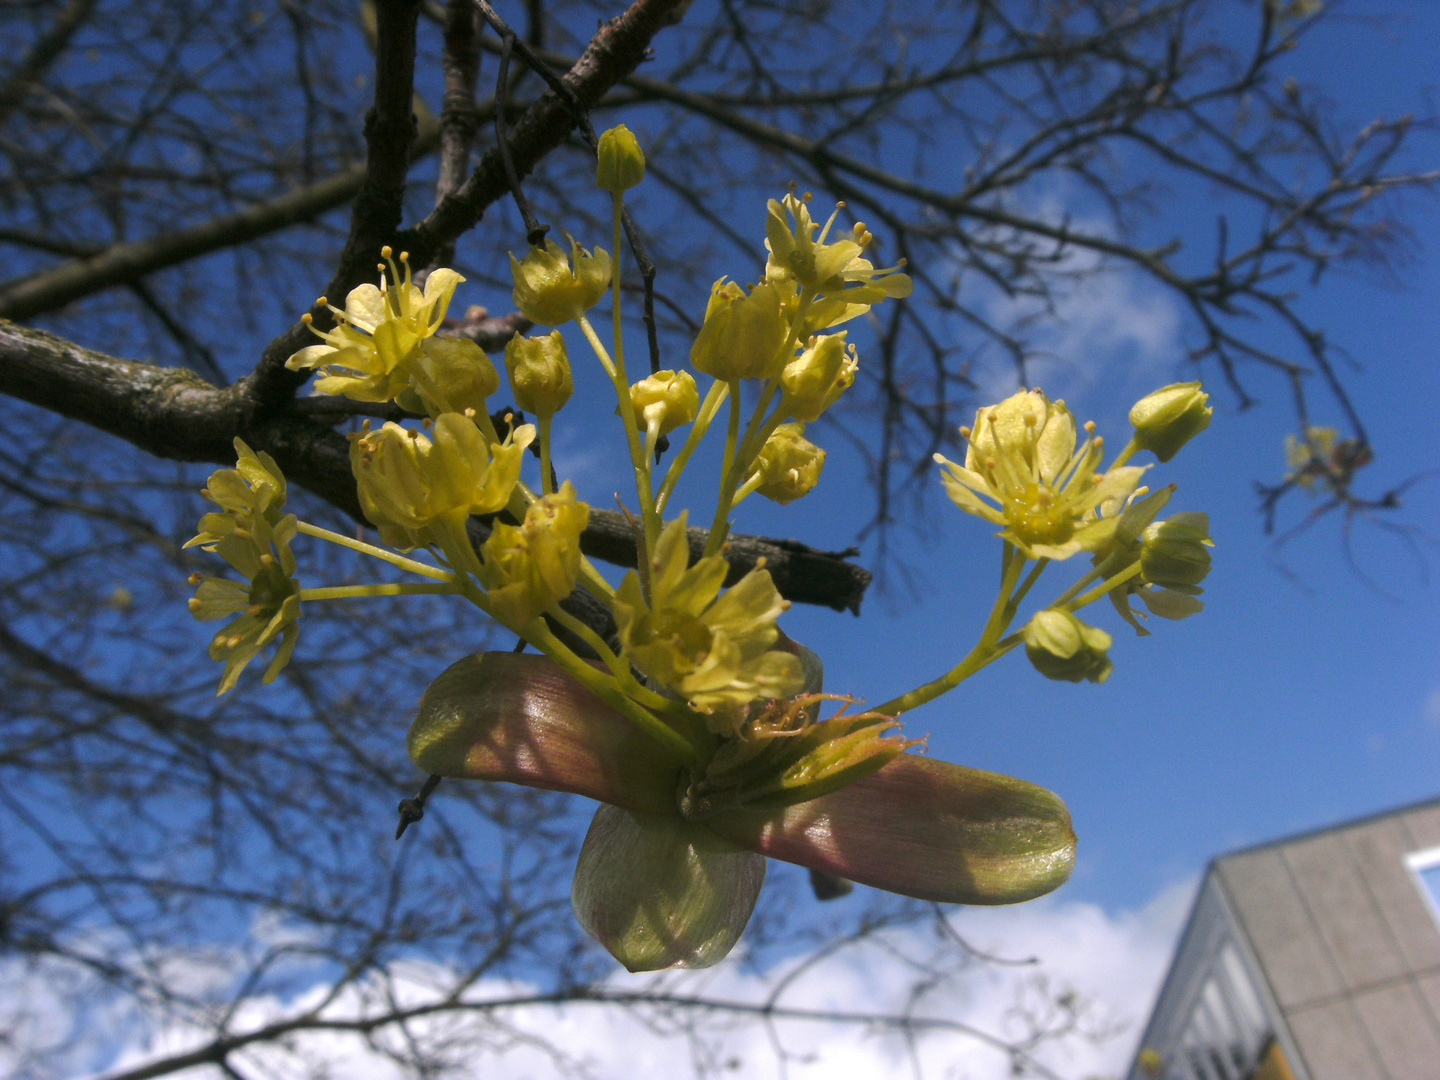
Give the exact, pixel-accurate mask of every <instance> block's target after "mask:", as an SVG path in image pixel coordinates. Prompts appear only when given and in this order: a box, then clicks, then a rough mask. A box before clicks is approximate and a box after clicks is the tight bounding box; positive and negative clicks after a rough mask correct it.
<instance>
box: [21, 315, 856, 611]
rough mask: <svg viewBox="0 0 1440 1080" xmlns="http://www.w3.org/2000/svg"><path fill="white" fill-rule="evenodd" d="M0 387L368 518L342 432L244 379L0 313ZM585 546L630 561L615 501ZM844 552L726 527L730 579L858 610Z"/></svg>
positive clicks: (629, 538) (160, 453)
mask: <svg viewBox="0 0 1440 1080" xmlns="http://www.w3.org/2000/svg"><path fill="white" fill-rule="evenodd" d="M0 393H5V394H9V395H11V396H12V397H16V398H20V399H21V400H23V401H28V402H30V403H31V404H33V405H39V406H41V407H42V408H46V409H49V410H51V411H52V412H56V413H58V414H60V415H62V416H67V417H70V418H71V419H73V420H80V421H83V422H84V423H87V424H89V425H91V426H92V427H96V428H99V429H100V430H102V431H106V432H109V433H110V434H112V435H118V436H119V437H120V438H122V439H125V440H126V441H127V442H130V443H133V444H134V445H135V446H138V447H139V448H140V449H142V450H145V451H146V452H148V453H151V454H154V455H155V456H157V457H163V458H169V459H172V460H176V461H209V462H215V463H217V464H231V463H233V462H234V460H235V450H234V446H233V445H232V443H233V440H234V439H235V437H236V436H239V437H240V438H242V439H244V440H245V441H246V442H248V443H250V445H251V446H253V447H255V448H256V449H262V450H266V451H268V452H269V453H271V454H273V455H274V457H275V460H276V461H277V462H279V464H280V467H281V468H282V469H283V470H284V471H285V474H286V475H287V476H288V477H289V478H290V479H291V480H293V481H294V482H295V483H297V484H299V485H300V486H301V487H303V488H306V489H307V490H309V491H312V492H314V493H315V494H316V495H319V496H320V497H321V498H322V499H324V500H326V501H327V502H329V503H330V504H331V505H333V506H336V507H338V508H339V509H341V510H343V511H344V512H345V513H347V514H349V515H350V516H351V517H353V518H355V519H356V520H357V521H363V520H364V517H363V516H362V514H361V512H360V504H359V500H358V499H357V498H356V494H355V481H354V478H353V477H352V475H351V473H350V456H349V444H348V443H347V441H346V439H345V437H344V436H343V435H341V434H339V433H338V432H336V431H335V430H333V429H332V428H331V427H329V426H328V425H326V424H323V423H321V422H319V421H317V420H315V419H312V418H311V417H309V416H306V415H302V414H301V413H300V412H299V411H296V410H293V409H290V410H284V411H273V410H271V411H266V412H262V411H260V410H258V409H257V407H256V402H255V400H254V397H253V395H252V392H251V391H250V389H249V388H248V387H247V385H246V384H245V383H243V382H242V383H237V384H236V385H235V386H231V387H227V388H225V389H220V388H218V387H215V386H213V385H211V384H210V383H208V382H206V381H205V380H204V379H202V378H200V376H198V375H196V374H195V373H194V372H193V371H190V370H189V369H188V368H172V367H161V366H158V365H155V364H146V363H142V362H141V361H138V360H122V359H118V358H116V357H113V356H107V355H105V354H104V353H98V352H93V351H91V350H89V349H85V348H82V347H81V346H79V345H76V344H74V343H73V342H69V341H66V340H64V339H63V338H59V337H56V336H55V335H53V334H49V333H46V332H45V331H43V330H35V329H32V328H29V327H23V326H17V325H15V324H14V323H9V322H6V321H5V320H3V319H0ZM481 539H483V536H481ZM704 540H705V533H704V531H703V530H700V529H692V530H691V547H692V550H699V548H700V547H703V545H704ZM581 546H582V548H583V549H584V551H585V553H586V554H587V555H590V556H592V557H594V558H597V559H602V560H604V561H606V562H611V563H615V564H617V565H620V566H634V565H635V538H634V534H633V533H632V532H631V530H630V528H629V526H628V525H627V524H626V523H625V522H624V521H623V520H622V519H621V518H620V515H619V514H616V513H614V512H613V511H604V510H596V511H594V512H593V514H592V516H591V525H590V528H588V529H587V530H586V531H585V535H584V537H583V538H582V541H581ZM849 554H850V553H849V552H841V553H835V552H825V551H818V550H816V549H814V548H810V547H807V546H805V545H804V544H799V543H796V542H794V541H791V540H778V541H777V540H769V539H765V538H763V537H756V536H732V537H731V539H730V545H729V552H728V555H727V557H728V559H729V560H730V565H731V579H732V580H734V579H735V578H738V577H739V576H740V575H742V574H744V573H746V572H748V571H749V570H751V569H753V568H754V566H755V565H756V563H757V562H758V561H759V560H760V559H761V558H764V559H765V560H766V566H767V568H768V569H769V570H770V572H771V574H772V575H773V577H774V579H775V586H776V588H778V589H779V590H780V592H781V594H782V595H783V596H785V597H786V598H787V599H789V600H793V601H795V602H797V603H802V604H818V605H823V606H826V607H832V608H835V609H836V610H840V611H843V610H850V611H856V612H858V611H859V609H860V601H861V599H862V598H863V597H864V594H865V588H866V586H867V585H869V583H870V574H869V572H868V571H866V570H864V569H863V568H861V567H859V566H856V565H855V564H854V563H851V562H848V561H846V560H847V557H848V556H849Z"/></svg>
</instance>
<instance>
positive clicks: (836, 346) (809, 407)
mask: <svg viewBox="0 0 1440 1080" xmlns="http://www.w3.org/2000/svg"><path fill="white" fill-rule="evenodd" d="M859 368H860V362H859V361H858V360H857V359H856V357H855V346H854V345H851V346H849V347H848V348H847V346H846V345H845V331H844V330H842V331H840V333H838V334H826V335H824V336H821V337H812V338H811V339H810V341H809V344H808V345H807V346H806V349H805V351H804V352H803V353H801V354H800V355H799V356H798V357H796V358H795V359H794V360H792V361H790V363H788V364H786V365H785V369H784V370H783V371H781V372H780V385H781V386H782V387H783V388H784V390H785V403H786V407H787V408H788V409H789V412H790V415H791V416H793V417H795V419H796V420H803V421H806V422H807V423H808V422H809V421H812V420H818V419H820V415H821V413H823V412H824V411H825V410H826V409H828V408H829V407H830V406H831V405H834V404H835V402H837V401H839V400H840V395H841V394H843V393H844V392H845V391H846V390H848V389H849V388H850V386H851V385H852V384H853V383H854V382H855V372H856V371H858V370H859Z"/></svg>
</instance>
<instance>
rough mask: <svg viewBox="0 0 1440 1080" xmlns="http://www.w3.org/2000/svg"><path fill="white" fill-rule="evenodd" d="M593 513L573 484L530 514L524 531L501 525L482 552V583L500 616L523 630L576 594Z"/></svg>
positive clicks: (536, 504)
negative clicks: (583, 543)
mask: <svg viewBox="0 0 1440 1080" xmlns="http://www.w3.org/2000/svg"><path fill="white" fill-rule="evenodd" d="M589 523H590V507H589V506H587V505H586V504H585V503H583V502H581V501H580V500H579V499H577V498H576V497H575V487H574V485H572V484H571V483H570V481H568V480H567V481H565V483H563V484H562V485H560V490H559V491H558V492H556V493H554V494H553V495H546V496H545V497H544V498H543V499H540V500H538V501H536V502H534V503H532V504H531V506H530V508H529V509H528V510H526V511H525V521H524V523H523V524H521V525H520V526H518V527H517V526H514V525H506V524H505V523H504V522H498V521H497V522H496V523H495V528H494V531H493V532H491V534H490V537H489V539H487V540H486V541H485V545H484V547H483V548H482V551H483V553H484V556H485V562H484V564H483V565H482V566H481V567H480V583H481V584H482V585H484V586H485V591H486V593H487V594H488V595H489V597H490V604H491V606H492V607H493V608H494V609H495V613H496V614H497V615H499V616H500V618H501V619H502V620H503V621H504V622H505V624H506V625H507V626H509V627H510V628H511V629H512V630H519V629H520V627H522V626H524V625H525V624H526V623H528V622H529V621H530V620H531V619H533V618H535V616H537V615H539V614H541V613H542V612H543V611H544V610H545V609H546V608H548V607H549V606H550V605H551V604H558V603H559V602H560V601H561V600H564V599H565V597H567V596H569V595H570V593H571V592H573V591H574V589H575V580H576V578H577V577H578V576H579V574H580V534H581V533H583V532H584V531H585V526H586V525H588V524H589Z"/></svg>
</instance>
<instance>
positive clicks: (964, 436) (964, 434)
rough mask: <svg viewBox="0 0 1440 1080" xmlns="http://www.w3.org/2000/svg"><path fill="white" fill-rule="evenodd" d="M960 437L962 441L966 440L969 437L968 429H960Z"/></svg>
mask: <svg viewBox="0 0 1440 1080" xmlns="http://www.w3.org/2000/svg"><path fill="white" fill-rule="evenodd" d="M960 437H961V438H962V439H968V438H969V437H970V429H969V428H968V427H962V428H961V429H960Z"/></svg>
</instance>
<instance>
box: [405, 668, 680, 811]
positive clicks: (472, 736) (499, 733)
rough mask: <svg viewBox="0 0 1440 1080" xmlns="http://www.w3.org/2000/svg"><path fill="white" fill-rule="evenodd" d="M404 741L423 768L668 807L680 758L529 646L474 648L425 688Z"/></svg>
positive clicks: (647, 807) (627, 804)
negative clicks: (514, 649)
mask: <svg viewBox="0 0 1440 1080" xmlns="http://www.w3.org/2000/svg"><path fill="white" fill-rule="evenodd" d="M406 744H407V746H408V748H409V750H410V757H411V760H413V761H414V762H415V764H416V765H418V766H419V767H420V768H422V769H424V770H425V771H426V772H430V773H435V774H438V775H440V776H449V777H456V778H460V779H466V780H505V781H508V782H510V783H512V784H524V785H526V786H527V787H538V788H547V789H549V790H552V791H569V792H573V793H574V794H576V795H584V796H586V797H588V798H591V799H597V800H599V801H600V802H607V803H611V804H613V805H615V806H622V807H624V808H625V809H627V810H634V811H637V812H639V813H650V814H672V815H673V814H676V813H677V810H676V807H675V792H676V786H677V784H678V783H679V779H680V768H681V765H680V761H679V759H678V758H677V757H675V756H674V755H673V754H671V752H670V751H669V750H667V749H666V748H665V747H663V746H661V745H660V744H659V743H657V742H656V741H655V740H654V739H651V738H650V737H649V736H647V735H645V734H644V733H643V732H641V731H640V730H639V729H638V728H637V727H636V726H635V725H634V724H633V723H631V722H630V721H629V720H626V719H625V718H624V717H623V716H621V715H620V714H619V713H617V712H616V711H615V710H614V709H612V708H611V707H610V706H609V705H606V704H605V703H604V702H603V701H601V700H600V699H599V698H598V697H596V696H595V695H594V694H592V693H591V692H590V691H589V690H587V689H586V688H585V687H584V686H582V685H580V683H579V682H577V681H576V680H575V679H573V678H571V677H570V676H569V675H567V674H566V673H565V672H564V670H562V669H561V668H560V667H559V666H558V665H556V664H555V663H554V661H552V660H550V659H549V658H547V657H544V656H537V655H535V654H533V653H481V654H479V655H476V656H467V657H466V658H465V659H463V660H461V661H459V662H457V663H455V664H451V665H450V667H448V668H446V669H445V670H444V671H443V672H442V673H441V674H440V677H439V678H437V679H436V680H435V681H434V682H433V683H431V684H430V688H429V689H428V690H426V691H425V696H424V697H423V698H422V699H421V700H420V712H419V715H418V716H417V717H416V718H415V722H414V723H413V724H412V725H411V726H410V734H409V736H408V737H407V740H406Z"/></svg>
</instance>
